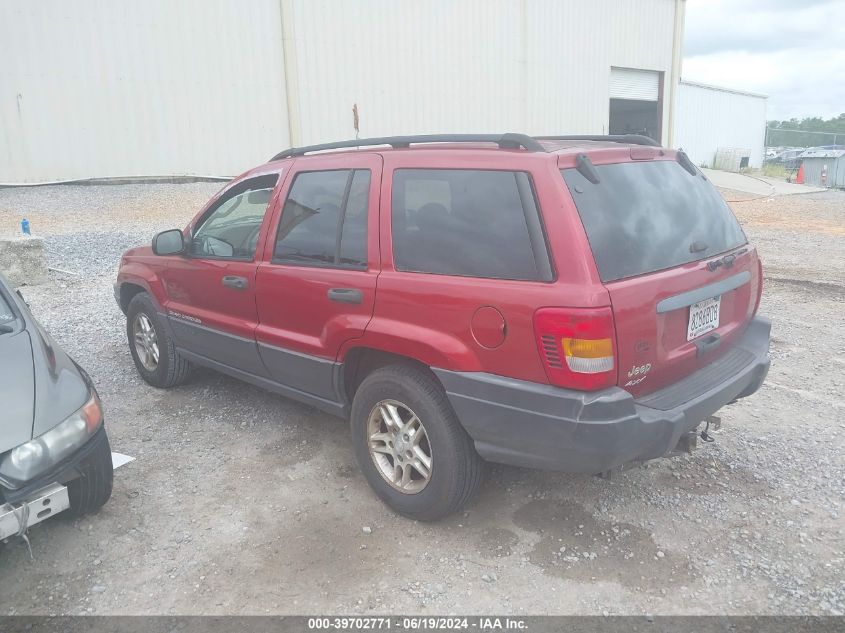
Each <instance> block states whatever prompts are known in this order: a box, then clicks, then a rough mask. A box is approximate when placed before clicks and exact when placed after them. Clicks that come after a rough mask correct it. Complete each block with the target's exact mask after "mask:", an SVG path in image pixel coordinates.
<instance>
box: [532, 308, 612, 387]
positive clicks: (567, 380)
mask: <svg viewBox="0 0 845 633" xmlns="http://www.w3.org/2000/svg"><path fill="white" fill-rule="evenodd" d="M534 335H535V336H536V337H537V348H538V350H539V351H540V357H541V358H542V359H543V365H544V367H545V368H546V375H547V376H548V377H549V382H551V383H552V384H553V385H557V386H558V387H567V388H569V389H578V390H581V391H595V390H597V389H603V388H605V387H610V386H611V385H615V384H616V329H615V327H614V325H613V311H612V310H611V309H610V308H541V309H540V310H537V312H535V313H534Z"/></svg>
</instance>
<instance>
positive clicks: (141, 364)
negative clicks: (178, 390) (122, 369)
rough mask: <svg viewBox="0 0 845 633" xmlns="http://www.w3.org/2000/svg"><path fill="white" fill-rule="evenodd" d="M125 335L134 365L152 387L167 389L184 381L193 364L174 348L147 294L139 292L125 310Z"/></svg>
mask: <svg viewBox="0 0 845 633" xmlns="http://www.w3.org/2000/svg"><path fill="white" fill-rule="evenodd" d="M126 337H127V339H128V341H129V351H130V353H131V354H132V360H133V361H135V368H136V369H137V370H138V373H139V374H141V378H143V379H144V380H145V381H147V382H148V383H149V384H151V385H152V386H153V387H159V388H162V389H167V388H169V387H175V386H176V385H180V384H182V383H183V382H185V381H186V380H187V379H188V377H189V376H190V373H191V369H192V365H191V363H190V362H189V361H187V360H185V359H184V358H182V357H181V356H180V355H179V352H178V351H176V346H175V345H174V344H173V341H172V339H171V338H170V336H168V334H167V330H166V329H165V328H164V325H163V324H162V323H161V321H160V319H159V316H158V312H157V311H156V309H155V306H154V305H153V302H152V300H151V299H150V297H149V295H148V294H147V293H145V292H141V293H138V294H137V295H135V296H134V297H132V301H130V302H129V308H128V309H127V310H126Z"/></svg>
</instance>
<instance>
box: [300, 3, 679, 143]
mask: <svg viewBox="0 0 845 633" xmlns="http://www.w3.org/2000/svg"><path fill="white" fill-rule="evenodd" d="M364 5H365V6H366V10H362V6H364ZM674 11H675V4H674V2H672V1H671V0H636V1H632V0H599V1H596V2H560V1H559V0H428V1H426V2H413V3H411V2H395V1H394V0H368V1H366V2H362V1H361V0H296V1H295V2H294V3H293V13H294V20H295V25H296V28H295V38H296V40H297V42H298V46H297V51H298V59H297V74H298V82H299V88H300V103H301V110H302V117H301V126H302V141H303V142H307V143H311V142H321V141H330V140H333V139H337V138H349V137H351V136H353V129H352V116H351V113H350V108H351V106H352V103H357V104H358V108H359V111H360V114H361V134H362V136H378V135H382V134H406V133H426V132H491V131H500V130H501V131H515V132H516V131H518V132H526V133H529V134H534V133H538V134H539V133H545V134H553V133H566V132H571V133H585V134H586V133H597V134H601V133H603V132H604V133H607V125H608V108H609V80H610V68H611V66H624V67H628V68H642V69H647V70H658V71H665V72H667V73H668V72H669V71H670V68H671V61H672V60H671V54H672V35H673V31H672V28H673V19H674ZM666 131H668V130H664V138H665V137H666V133H665V132H666Z"/></svg>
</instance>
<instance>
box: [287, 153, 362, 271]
mask: <svg viewBox="0 0 845 633" xmlns="http://www.w3.org/2000/svg"><path fill="white" fill-rule="evenodd" d="M369 193H370V171H369V170H367V169H357V170H351V169H342V170H333V171H312V172H304V173H301V174H298V175H297V176H296V178H295V179H294V181H293V185H292V186H291V188H290V193H288V197H287V200H285V207H284V209H283V210H282V218H281V221H280V222H279V230H278V233H277V235H276V246H275V249H274V252H273V261H274V262H283V263H293V264H306V265H316V266H336V267H351V268H366V267H367V213H368V210H369Z"/></svg>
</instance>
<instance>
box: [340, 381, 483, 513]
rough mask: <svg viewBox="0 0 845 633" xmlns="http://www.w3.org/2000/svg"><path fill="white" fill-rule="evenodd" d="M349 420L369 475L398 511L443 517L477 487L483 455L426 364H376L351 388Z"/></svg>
mask: <svg viewBox="0 0 845 633" xmlns="http://www.w3.org/2000/svg"><path fill="white" fill-rule="evenodd" d="M350 424H351V428H352V441H353V445H354V448H355V454H356V457H357V459H358V463H359V465H360V466H361V469H362V471H363V472H364V476H365V477H366V478H367V482H368V483H369V484H370V486H371V487H372V488H373V490H374V491H375V492H376V494H377V495H378V496H379V497H380V498H381V499H382V500H383V501H384V502H385V503H386V504H387V505H389V506H390V507H391V508H393V509H394V510H396V511H397V512H399V513H400V514H403V515H405V516H407V517H410V518H413V519H419V520H422V521H434V520H436V519H441V518H443V517H445V516H448V515H450V514H453V513H455V512H457V511H459V510H460V509H461V508H463V507H464V506H465V505H466V504H467V503H469V501H470V500H471V499H472V497H473V496H474V495H475V493H476V492H477V491H478V488H479V486H480V484H481V479H482V470H483V462H482V460H481V458H480V457H479V456H478V453H476V452H475V447H474V446H473V444H472V440H471V439H470V437H469V436H468V435H467V433H466V431H465V430H464V429H463V427H462V426H461V424H460V422H458V419H457V417H456V416H455V412H454V411H453V410H452V407H451V405H450V404H449V401H448V399H447V398H446V394H445V393H444V391H443V388H442V387H441V385H440V384H439V383H438V382H437V380H436V379H435V378H434V376H432V375H431V374H430V373H428V372H427V371H425V370H423V369H418V368H416V367H412V366H408V365H391V366H389V367H383V368H381V369H377V370H376V371H374V372H373V373H372V374H370V375H369V376H367V377H366V378H365V379H364V381H363V382H362V383H361V385H360V387H358V390H357V391H356V393H355V397H354V399H353V401H352V415H351V420H350Z"/></svg>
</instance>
